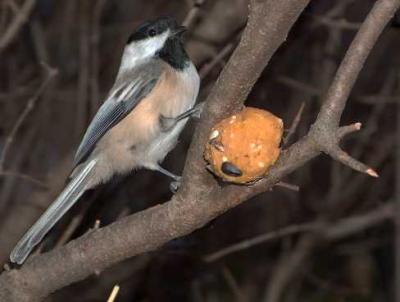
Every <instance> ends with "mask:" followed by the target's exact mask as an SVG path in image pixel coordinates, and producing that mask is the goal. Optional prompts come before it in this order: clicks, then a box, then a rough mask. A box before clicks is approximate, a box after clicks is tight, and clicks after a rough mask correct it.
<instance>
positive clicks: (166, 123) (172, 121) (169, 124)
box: [160, 102, 204, 132]
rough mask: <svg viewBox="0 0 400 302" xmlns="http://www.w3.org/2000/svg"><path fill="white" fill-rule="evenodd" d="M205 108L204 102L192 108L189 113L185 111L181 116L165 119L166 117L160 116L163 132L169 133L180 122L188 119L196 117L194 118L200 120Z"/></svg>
mask: <svg viewBox="0 0 400 302" xmlns="http://www.w3.org/2000/svg"><path fill="white" fill-rule="evenodd" d="M203 107H204V102H201V103H199V104H197V105H196V106H194V107H192V108H191V109H189V110H188V111H185V112H184V113H181V114H180V115H178V116H176V117H165V116H160V124H161V128H162V129H163V131H165V132H166V131H168V130H170V129H172V128H173V127H174V126H175V125H176V124H177V123H178V122H179V121H181V120H183V119H185V118H188V117H194V118H197V119H198V118H200V115H201V113H202V111H203Z"/></svg>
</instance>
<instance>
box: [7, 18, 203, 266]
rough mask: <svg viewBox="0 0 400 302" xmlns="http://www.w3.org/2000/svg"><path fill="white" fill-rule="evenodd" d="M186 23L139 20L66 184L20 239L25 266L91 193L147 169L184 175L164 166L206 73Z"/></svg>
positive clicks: (195, 109)
mask: <svg viewBox="0 0 400 302" xmlns="http://www.w3.org/2000/svg"><path fill="white" fill-rule="evenodd" d="M185 31H186V28H185V27H184V26H181V25H179V24H178V23H177V22H176V20H175V19H173V18H171V17H158V18H155V19H152V20H148V21H146V22H144V23H142V24H141V25H139V26H138V27H137V28H136V29H135V30H134V31H133V33H132V34H131V35H130V36H129V38H128V40H127V43H126V45H125V48H124V50H123V54H122V58H121V62H120V66H119V70H118V73H117V76H116V79H115V82H114V85H113V86H112V88H111V90H110V91H109V93H108V95H107V97H106V98H105V100H104V102H103V103H102V105H101V106H100V108H99V109H98V111H97V113H96V114H95V115H94V117H93V119H92V121H91V123H90V124H89V126H88V128H87V130H86V132H85V134H84V136H83V139H82V141H81V143H80V145H79V147H78V149H77V151H76V154H75V158H74V169H73V170H72V173H71V175H70V177H69V182H68V183H67V185H66V187H65V188H64V190H63V191H62V192H61V193H60V195H59V196H58V197H57V198H56V200H55V201H54V202H53V203H52V204H51V205H50V206H49V208H48V209H47V210H46V211H45V212H44V214H43V215H42V216H41V217H40V218H39V219H38V220H37V222H36V223H35V224H34V225H33V226H32V227H31V228H30V229H29V230H28V231H27V233H26V234H25V235H24V236H23V237H22V238H21V239H20V241H19V242H18V243H17V245H16V246H15V248H14V249H13V251H12V252H11V254H10V261H11V262H12V263H16V264H23V263H24V261H25V260H26V258H27V257H28V256H29V254H30V253H31V251H32V250H33V248H34V247H35V246H36V245H37V244H38V243H39V242H41V240H42V239H43V237H44V236H45V235H46V234H47V233H48V232H49V231H50V230H51V228H52V227H53V226H54V225H55V224H56V223H57V221H58V220H59V219H60V218H61V217H62V216H63V215H64V214H65V213H66V212H67V211H68V210H69V209H70V208H71V207H72V206H73V205H74V204H75V203H76V202H77V201H78V200H79V198H80V197H81V196H82V194H83V193H84V192H86V191H87V190H90V189H93V188H95V187H96V186H98V185H100V184H104V183H107V182H109V181H110V180H111V179H112V178H113V177H114V176H117V175H126V174H128V173H130V172H131V171H133V170H135V169H139V168H144V169H149V170H155V171H159V172H161V173H163V174H165V175H167V176H168V177H170V178H172V179H173V181H174V182H173V184H174V185H175V187H174V188H175V189H176V187H177V186H178V184H179V180H180V177H179V176H177V175H175V174H173V173H172V172H170V171H168V170H166V169H164V168H162V167H161V165H160V163H161V162H162V161H163V159H164V157H165V156H166V155H167V154H168V153H169V152H170V151H171V150H172V149H173V148H174V147H175V145H176V144H177V141H178V136H179V134H180V132H181V131H182V130H183V128H184V126H185V124H186V122H187V121H188V119H189V118H190V117H191V116H193V115H194V116H199V114H200V113H201V108H202V106H201V105H200V104H197V105H196V100H197V96H198V92H199V86H200V78H199V75H198V72H197V70H196V67H195V66H194V64H193V63H192V61H191V60H190V58H189V56H188V54H187V53H186V51H185V48H184V44H183V34H184V32H185Z"/></svg>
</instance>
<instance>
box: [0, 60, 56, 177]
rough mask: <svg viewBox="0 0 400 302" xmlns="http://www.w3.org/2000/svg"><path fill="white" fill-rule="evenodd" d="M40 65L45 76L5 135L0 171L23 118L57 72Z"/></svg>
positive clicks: (27, 114) (30, 110)
mask: <svg viewBox="0 0 400 302" xmlns="http://www.w3.org/2000/svg"><path fill="white" fill-rule="evenodd" d="M42 65H43V67H44V68H45V71H46V78H45V79H44V81H43V82H42V84H41V85H40V87H39V88H38V90H37V91H36V93H35V94H34V95H33V96H32V98H30V99H29V100H28V102H27V103H26V106H25V109H24V110H23V111H22V113H21V115H20V116H19V117H18V119H17V121H16V123H15V125H14V127H13V128H12V130H11V132H10V134H9V135H8V136H7V138H6V140H5V144H4V148H3V152H2V154H1V157H0V171H3V169H4V162H5V160H6V157H7V153H8V151H9V149H10V148H11V145H12V143H13V142H14V140H15V137H16V135H17V133H18V131H19V129H20V128H21V126H22V125H23V123H24V122H25V119H26V118H27V117H28V116H29V114H30V113H31V112H32V110H33V109H34V108H35V106H36V102H37V101H38V99H39V98H40V96H41V95H42V94H43V92H44V91H45V90H46V88H47V86H48V85H49V83H50V81H51V80H52V79H53V77H55V76H56V74H57V70H56V69H53V68H52V67H50V66H48V65H46V64H44V63H43V64H42Z"/></svg>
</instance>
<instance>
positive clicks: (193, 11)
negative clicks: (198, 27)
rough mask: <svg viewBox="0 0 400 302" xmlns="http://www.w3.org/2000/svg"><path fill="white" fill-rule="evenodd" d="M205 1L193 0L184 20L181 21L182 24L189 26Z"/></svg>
mask: <svg viewBox="0 0 400 302" xmlns="http://www.w3.org/2000/svg"><path fill="white" fill-rule="evenodd" d="M205 2H206V0H194V1H193V5H192V8H191V9H190V10H189V12H188V13H187V15H186V17H185V20H184V21H183V22H182V25H183V26H186V27H188V28H190V27H191V26H192V25H193V24H194V22H195V21H196V19H197V17H198V16H199V14H200V12H201V7H202V6H203V4H204V3H205Z"/></svg>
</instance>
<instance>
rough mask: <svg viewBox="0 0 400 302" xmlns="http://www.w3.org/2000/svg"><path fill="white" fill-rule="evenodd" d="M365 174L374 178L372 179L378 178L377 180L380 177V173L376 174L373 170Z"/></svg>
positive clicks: (368, 170)
mask: <svg viewBox="0 0 400 302" xmlns="http://www.w3.org/2000/svg"><path fill="white" fill-rule="evenodd" d="M365 173H367V174H368V175H369V176H372V177H376V178H378V177H379V175H378V173H376V172H375V170H373V169H371V168H369V169H367V170H366V171H365Z"/></svg>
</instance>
